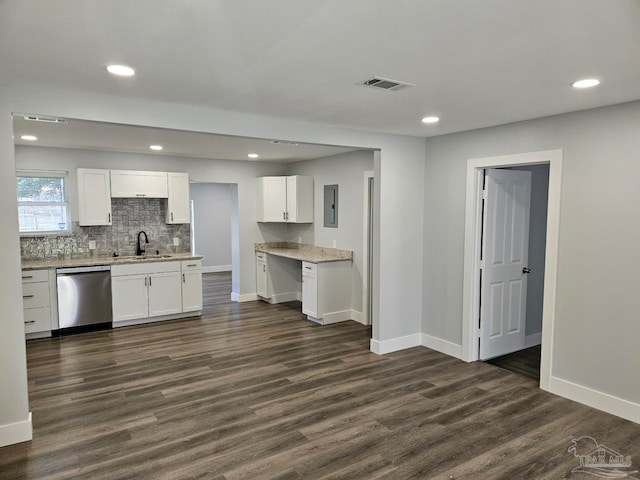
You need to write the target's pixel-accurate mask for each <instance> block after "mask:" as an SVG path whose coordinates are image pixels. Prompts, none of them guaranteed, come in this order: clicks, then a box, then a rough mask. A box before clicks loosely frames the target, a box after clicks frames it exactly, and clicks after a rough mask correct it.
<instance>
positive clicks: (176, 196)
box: [167, 172, 191, 223]
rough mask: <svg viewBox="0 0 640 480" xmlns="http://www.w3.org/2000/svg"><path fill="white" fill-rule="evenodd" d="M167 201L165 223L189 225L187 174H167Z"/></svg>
mask: <svg viewBox="0 0 640 480" xmlns="http://www.w3.org/2000/svg"><path fill="white" fill-rule="evenodd" d="M167 183H168V187H169V200H168V201H167V223H190V221H191V219H190V216H191V215H190V208H189V174H188V173H175V172H169V173H167Z"/></svg>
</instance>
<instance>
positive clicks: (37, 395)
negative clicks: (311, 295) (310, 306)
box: [0, 274, 640, 480]
mask: <svg viewBox="0 0 640 480" xmlns="http://www.w3.org/2000/svg"><path fill="white" fill-rule="evenodd" d="M229 291H230V278H229V275H228V274H207V275H206V280H205V292H206V293H205V299H206V302H207V305H206V308H205V310H204V314H203V316H202V317H201V318H193V319H188V320H181V321H172V322H163V323H158V324H149V325H143V326H135V327H125V328H119V329H115V330H109V331H101V332H93V333H87V334H81V335H76V336H68V337H61V338H52V339H42V340H35V341H30V342H28V346H27V355H28V372H29V394H30V408H31V410H32V412H33V422H34V439H33V441H31V442H25V443H22V444H19V445H12V446H9V447H4V448H2V449H0V479H2V480H10V479H47V480H53V479H65V480H70V479H92V480H94V479H153V480H156V479H171V480H176V479H216V480H223V479H226V480H232V479H233V480H239V479H252V480H255V479H279V480H289V479H298V478H308V479H320V478H326V479H338V478H345V479H357V478H362V479H373V478H389V479H409V478H411V479H476V480H477V479H480V480H492V479H509V480H511V479H536V480H537V479H562V478H568V479H574V478H575V479H579V478H593V477H586V476H584V474H577V473H576V474H574V473H571V470H572V468H574V467H576V466H578V465H579V459H578V458H576V457H574V456H573V454H571V453H569V452H568V451H567V449H568V448H569V446H570V444H571V440H572V439H574V438H577V437H581V436H583V435H589V436H591V437H593V438H595V439H596V440H597V441H598V442H600V443H602V444H605V445H606V446H608V447H609V448H612V449H615V450H617V451H619V452H620V453H623V454H624V455H630V456H632V459H633V462H634V467H635V468H634V469H637V467H638V462H639V461H640V451H639V446H640V445H639V441H638V440H639V439H640V425H637V424H634V423H631V422H628V421H625V420H622V419H620V418H617V417H614V416H611V415H608V414H605V413H602V412H598V411H596V410H593V409H591V408H588V407H585V406H582V405H579V404H577V403H574V402H571V401H569V400H565V399H562V398H560V397H557V396H554V395H551V394H549V393H546V392H544V391H541V390H540V389H538V387H537V383H536V382H535V381H534V380H531V379H528V378H525V377H522V376H520V375H515V374H513V373H510V372H508V371H505V370H503V369H501V368H497V367H495V366H492V365H489V364H486V363H482V362H478V363H473V364H467V363H464V362H462V361H459V360H456V359H454V358H451V357H448V356H446V355H443V354H440V353H438V352H435V351H433V350H429V349H426V348H421V347H419V348H413V349H409V350H405V351H401V352H396V353H392V354H389V355H385V356H378V355H375V354H372V353H370V352H369V337H368V333H367V328H366V327H364V326H362V325H359V324H358V323H355V322H344V323H339V324H335V325H329V326H318V325H316V324H314V323H311V322H309V321H307V320H305V319H304V317H303V316H302V314H301V313H300V303H298V302H292V303H287V304H280V305H268V304H266V303H263V302H247V303H242V304H238V303H232V302H230V301H229ZM581 475H582V476H581ZM630 478H634V477H630Z"/></svg>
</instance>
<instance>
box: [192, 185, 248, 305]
mask: <svg viewBox="0 0 640 480" xmlns="http://www.w3.org/2000/svg"><path fill="white" fill-rule="evenodd" d="M237 191H238V190H237V185H236V184H229V183H213V182H192V183H191V188H190V197H191V206H192V212H191V214H192V218H191V242H192V246H191V249H192V254H194V255H196V254H197V255H203V256H204V259H203V266H202V273H203V281H204V283H206V284H207V285H208V289H209V290H210V291H209V295H208V297H211V298H214V299H222V298H226V300H229V299H230V298H231V292H232V284H233V280H234V272H237V271H238V270H237V266H236V268H234V261H235V262H238V258H237V255H234V254H233V253H234V251H237V249H238V248H239V247H238V246H237V245H235V246H234V243H236V242H237V241H238V237H237V235H234V234H233V232H234V231H236V230H237V228H238V226H237V224H238V215H237V208H235V205H236V204H237Z"/></svg>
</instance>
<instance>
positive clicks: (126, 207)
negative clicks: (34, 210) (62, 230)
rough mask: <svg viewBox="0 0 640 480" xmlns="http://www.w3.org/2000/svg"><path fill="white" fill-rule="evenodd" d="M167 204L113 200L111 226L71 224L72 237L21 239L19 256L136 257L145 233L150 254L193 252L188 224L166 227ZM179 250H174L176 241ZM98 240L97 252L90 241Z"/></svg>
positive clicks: (158, 201)
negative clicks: (93, 249) (174, 240)
mask: <svg viewBox="0 0 640 480" xmlns="http://www.w3.org/2000/svg"><path fill="white" fill-rule="evenodd" d="M166 212H167V200H166V199H160V198H114V199H112V200H111V215H112V225H110V226H104V227H81V226H80V225H78V222H72V233H71V234H67V235H46V236H35V237H20V254H21V256H22V258H23V259H24V260H31V259H53V258H59V257H60V256H89V255H97V256H105V255H107V256H111V255H113V253H114V252H118V254H119V255H135V253H136V244H137V234H138V232H140V231H141V230H144V231H145V232H146V234H147V236H148V237H149V244H148V245H146V250H147V252H153V253H155V252H156V250H159V251H160V253H187V252H189V250H190V242H191V240H190V228H189V224H180V225H167V224H166V223H165V219H166ZM174 238H178V239H179V240H180V246H178V247H174V246H173V239H174ZM90 240H95V242H96V249H95V251H90V250H89V241H90Z"/></svg>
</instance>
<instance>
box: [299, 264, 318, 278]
mask: <svg viewBox="0 0 640 480" xmlns="http://www.w3.org/2000/svg"><path fill="white" fill-rule="evenodd" d="M302 273H303V274H304V273H312V274H313V275H316V274H317V273H318V264H317V263H309V262H302Z"/></svg>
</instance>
